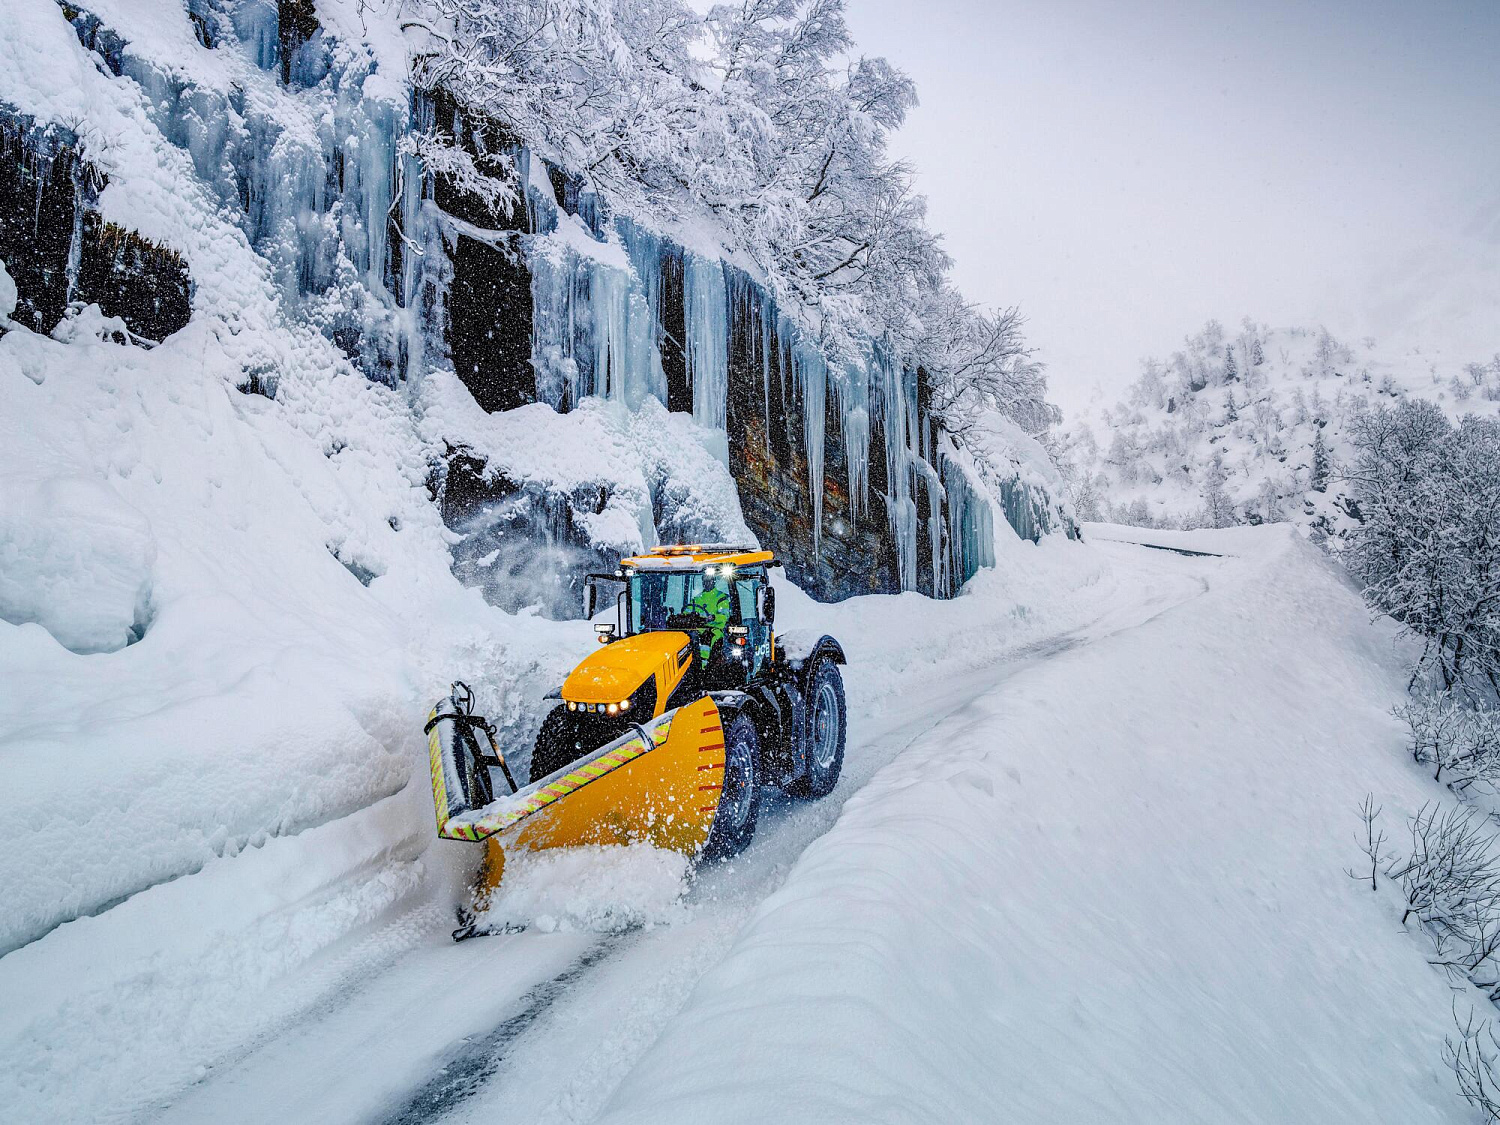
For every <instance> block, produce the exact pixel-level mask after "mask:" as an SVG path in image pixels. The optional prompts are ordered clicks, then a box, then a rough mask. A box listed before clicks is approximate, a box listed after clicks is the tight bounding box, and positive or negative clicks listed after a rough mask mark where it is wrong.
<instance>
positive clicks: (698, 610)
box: [584, 545, 781, 689]
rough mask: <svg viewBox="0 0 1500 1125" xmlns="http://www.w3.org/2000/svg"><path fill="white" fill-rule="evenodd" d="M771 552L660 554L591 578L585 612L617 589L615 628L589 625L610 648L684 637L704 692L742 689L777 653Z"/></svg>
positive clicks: (710, 549) (693, 549) (684, 550)
mask: <svg viewBox="0 0 1500 1125" xmlns="http://www.w3.org/2000/svg"><path fill="white" fill-rule="evenodd" d="M779 565H781V564H780V562H779V561H778V560H777V559H776V558H775V557H774V556H773V555H772V554H771V552H769V551H755V550H750V549H747V548H740V547H719V546H700V545H692V546H684V547H658V548H656V549H655V550H653V551H651V552H650V553H648V554H645V555H638V556H634V557H631V558H627V559H624V560H622V561H621V563H620V568H619V570H617V571H616V572H615V573H613V574H591V575H589V576H588V578H587V585H586V587H585V589H586V594H585V601H584V609H585V612H586V613H587V614H588V615H589V616H590V617H592V616H593V614H594V611H595V607H596V604H597V601H598V597H597V594H596V592H595V591H596V590H598V589H600V588H601V587H608V586H610V585H611V584H612V586H613V588H614V589H615V591H616V593H615V623H614V624H613V625H610V624H607V623H601V624H597V625H595V630H596V631H597V632H598V635H599V640H600V642H601V643H604V644H611V643H614V642H616V641H618V640H622V639H625V638H630V637H639V636H642V635H643V634H650V633H684V634H686V635H687V636H688V638H689V641H690V643H691V645H692V653H691V655H692V656H694V657H695V658H696V659H695V663H696V664H697V666H698V670H699V672H700V678H705V679H706V682H705V684H704V686H706V687H709V688H712V689H725V688H734V687H743V686H745V685H746V684H748V683H750V682H752V681H753V680H755V679H756V678H757V677H759V676H760V675H762V674H763V673H764V672H765V670H766V669H767V667H768V666H769V664H770V663H771V660H772V659H773V656H774V652H775V636H774V632H773V626H774V622H775V616H776V593H775V591H774V590H773V589H772V588H771V584H770V579H769V573H768V572H769V568H771V567H773V566H779Z"/></svg>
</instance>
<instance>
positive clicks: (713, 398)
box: [684, 254, 729, 431]
mask: <svg viewBox="0 0 1500 1125" xmlns="http://www.w3.org/2000/svg"><path fill="white" fill-rule="evenodd" d="M684 266H685V269H684V289H685V293H684V304H685V308H686V322H687V341H686V343H687V369H688V379H689V381H690V382H691V383H692V387H693V417H694V418H696V419H697V420H698V421H699V422H701V423H702V424H703V425H705V426H708V427H710V428H712V429H715V430H719V431H723V430H724V429H725V428H726V425H727V420H726V409H727V406H728V401H729V296H728V293H727V292H726V290H725V284H724V266H723V263H721V262H720V261H718V259H716V258H704V257H700V256H699V255H697V254H688V255H686V260H685V262H684Z"/></svg>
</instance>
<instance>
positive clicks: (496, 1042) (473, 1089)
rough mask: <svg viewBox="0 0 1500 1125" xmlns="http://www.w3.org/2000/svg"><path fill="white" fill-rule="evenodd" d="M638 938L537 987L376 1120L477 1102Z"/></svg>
mask: <svg viewBox="0 0 1500 1125" xmlns="http://www.w3.org/2000/svg"><path fill="white" fill-rule="evenodd" d="M639 932H640V931H639V930H628V931H624V932H621V933H619V934H611V935H609V936H608V937H605V938H603V939H602V940H600V941H599V942H598V943H597V944H596V945H594V946H593V947H592V948H590V949H589V950H588V952H586V953H585V954H584V955H583V956H582V957H580V958H578V960H576V961H574V962H573V963H572V964H571V965H569V966H568V967H567V968H566V969H564V970H563V971H562V972H560V973H558V974H557V975H556V976H554V977H552V978H551V979H549V980H545V981H542V982H541V983H540V984H537V985H535V986H533V987H532V989H531V991H529V992H527V993H526V995H525V996H523V997H522V998H521V1006H520V1008H519V1010H517V1011H516V1012H515V1013H514V1014H513V1015H510V1016H507V1017H506V1018H505V1019H504V1020H502V1021H501V1022H500V1023H498V1024H496V1025H495V1027H494V1029H493V1030H491V1031H489V1032H487V1033H486V1034H485V1035H483V1036H481V1037H479V1038H477V1039H474V1038H471V1039H469V1040H468V1041H467V1042H465V1043H464V1045H463V1046H462V1047H460V1048H459V1049H457V1050H456V1051H454V1052H453V1053H452V1054H451V1055H449V1056H448V1057H447V1058H446V1059H444V1061H443V1062H442V1064H441V1066H440V1067H439V1068H438V1072H437V1074H436V1075H434V1076H433V1078H432V1079H431V1080H430V1081H428V1082H427V1083H426V1084H425V1085H423V1086H421V1087H420V1088H419V1089H417V1090H414V1091H412V1093H411V1096H410V1097H409V1098H408V1099H407V1100H406V1101H405V1102H404V1103H402V1104H401V1105H399V1106H397V1107H396V1108H395V1109H393V1110H391V1111H390V1112H388V1113H385V1114H382V1115H381V1116H380V1117H379V1118H378V1120H379V1121H380V1122H381V1123H382V1125H422V1123H423V1122H428V1121H433V1120H436V1119H437V1118H439V1117H442V1116H443V1115H445V1114H446V1113H448V1112H449V1111H450V1110H452V1109H454V1108H456V1107H457V1106H458V1105H460V1104H461V1103H462V1102H464V1101H466V1100H468V1099H469V1098H471V1097H473V1096H474V1095H475V1094H476V1093H478V1092H479V1091H480V1090H481V1089H483V1088H484V1087H485V1086H486V1085H488V1084H489V1083H490V1082H491V1081H492V1080H493V1079H495V1078H496V1077H497V1076H498V1075H499V1074H500V1072H501V1071H502V1070H504V1069H505V1065H506V1062H507V1061H508V1060H509V1058H510V1055H511V1047H512V1046H513V1045H514V1044H515V1042H516V1041H517V1040H519V1039H520V1038H521V1037H522V1036H523V1035H525V1034H526V1033H527V1031H529V1030H530V1029H531V1027H532V1026H533V1025H534V1024H536V1022H537V1021H538V1020H539V1019H541V1018H542V1017H543V1016H545V1015H546V1014H547V1012H548V1010H549V1009H550V1008H551V1007H552V1006H553V1005H554V1004H556V1003H557V1002H558V1001H559V1000H560V999H562V997H563V996H564V995H566V994H567V992H568V989H569V988H570V987H571V986H572V985H574V984H576V983H577V982H578V981H579V980H580V979H581V978H582V977H583V976H585V975H586V974H587V973H588V972H589V971H590V970H592V969H593V968H594V967H595V966H596V965H599V964H601V963H603V962H604V961H607V960H609V959H610V958H611V957H613V956H614V955H615V954H617V953H619V952H620V951H621V950H622V949H623V948H624V947H625V946H626V945H627V944H629V943H630V941H631V939H633V938H634V937H635V936H636V935H637V934H638V933H639ZM479 940H481V941H483V940H484V939H483V938H482V937H481V938H480V939H479Z"/></svg>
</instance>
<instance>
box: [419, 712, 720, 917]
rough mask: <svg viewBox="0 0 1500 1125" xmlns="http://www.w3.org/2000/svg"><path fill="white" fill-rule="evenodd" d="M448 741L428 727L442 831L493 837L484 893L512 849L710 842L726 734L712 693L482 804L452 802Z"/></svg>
mask: <svg viewBox="0 0 1500 1125" xmlns="http://www.w3.org/2000/svg"><path fill="white" fill-rule="evenodd" d="M447 743H448V740H447V739H445V738H440V737H439V731H438V729H437V728H434V729H432V730H431V732H430V734H429V741H428V746H429V750H430V753H431V757H432V776H433V797H434V800H435V801H436V806H437V817H438V835H439V836H442V837H445V838H447V839H450V840H475V841H478V840H485V841H488V844H489V851H488V854H487V856H486V862H485V871H484V873H483V875H482V876H481V882H482V884H483V885H482V887H481V889H480V893H481V897H484V896H485V895H486V894H487V892H488V891H489V890H492V889H493V888H494V887H495V886H497V885H498V884H499V882H500V877H501V875H502V873H503V871H504V852H505V850H507V849H510V848H516V847H519V848H528V849H538V848H565V847H575V846H579V845H586V844H634V843H647V844H651V845H653V846H655V847H658V848H668V849H671V850H673V851H679V852H684V853H686V854H689V855H693V854H696V853H697V852H698V851H699V850H700V849H701V848H702V847H703V845H704V843H705V842H706V841H707V840H708V835H709V831H710V829H711V828H712V827H713V822H714V814H715V813H716V812H717V810H718V806H719V794H720V791H721V790H722V788H723V784H724V731H723V727H722V724H721V722H720V717H719V709H718V708H717V707H716V706H715V705H714V701H713V700H712V699H710V698H709V697H708V696H704V697H703V698H701V699H698V700H696V701H695V702H693V703H689V704H686V705H684V706H682V707H679V708H677V709H676V710H675V711H670V712H668V713H667V714H665V715H662V716H661V717H660V718H657V719H653V720H652V721H651V722H649V723H645V724H643V725H642V726H640V727H637V728H635V729H633V730H631V731H629V732H627V733H626V734H625V735H623V736H621V737H620V738H617V739H616V740H615V741H613V742H610V743H608V744H606V745H604V746H601V747H600V748H599V749H598V750H595V751H594V752H593V753H591V754H588V755H586V756H585V757H583V758H580V759H579V760H578V761H576V762H573V763H572V764H571V765H569V766H566V767H565V768H563V769H561V770H559V771H558V772H557V773H554V774H552V775H551V776H550V777H544V778H542V779H541V780H540V781H535V782H532V783H531V784H530V785H527V786H524V787H522V788H521V789H520V790H518V791H517V792H515V793H513V794H509V795H506V796H502V797H498V798H496V799H495V800H494V801H492V802H490V803H489V804H488V805H486V806H484V807H483V808H479V809H473V810H462V811H459V810H458V809H456V808H453V807H452V806H450V803H449V799H448V796H447V793H446V792H445V786H444V777H445V773H451V768H450V769H447V770H445V765H449V764H450V763H448V762H445V755H446V754H449V753H450V752H449V750H448V747H447Z"/></svg>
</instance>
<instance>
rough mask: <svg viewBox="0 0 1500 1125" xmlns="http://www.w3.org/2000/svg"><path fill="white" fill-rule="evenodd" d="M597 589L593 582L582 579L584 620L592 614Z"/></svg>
mask: <svg viewBox="0 0 1500 1125" xmlns="http://www.w3.org/2000/svg"><path fill="white" fill-rule="evenodd" d="M596 593H597V591H596V590H595V589H594V584H593V582H591V581H589V580H588V579H584V582H583V619H584V620H585V621H587V620H589V618H591V617H593V616H594V598H595V595H596Z"/></svg>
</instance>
